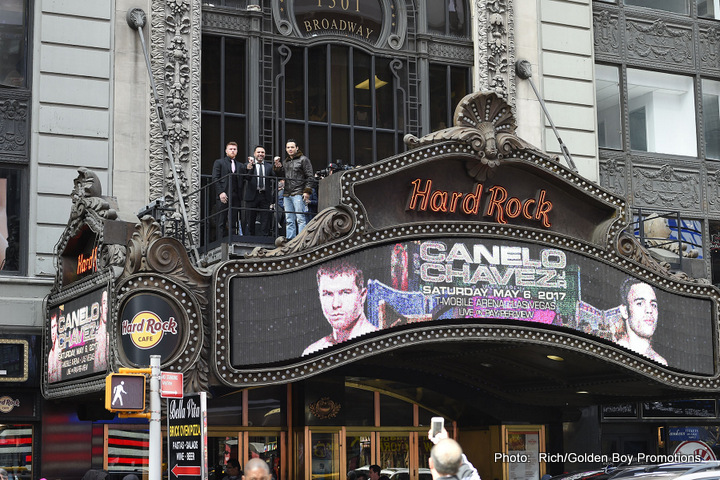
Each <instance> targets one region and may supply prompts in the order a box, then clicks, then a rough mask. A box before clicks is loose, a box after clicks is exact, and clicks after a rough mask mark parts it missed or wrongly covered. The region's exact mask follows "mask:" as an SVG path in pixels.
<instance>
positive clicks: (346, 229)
mask: <svg viewBox="0 0 720 480" xmlns="http://www.w3.org/2000/svg"><path fill="white" fill-rule="evenodd" d="M353 219H354V216H353V214H352V212H351V210H350V209H348V208H347V207H345V206H342V205H339V206H337V207H333V208H326V209H325V210H323V211H322V212H320V213H318V214H317V215H316V216H315V218H313V219H312V221H310V223H308V224H307V225H306V226H305V228H304V229H303V231H302V232H300V234H299V235H298V236H297V237H295V238H293V239H292V240H290V241H289V242H287V243H285V244H284V245H281V246H279V247H278V248H275V249H273V250H268V249H266V248H259V247H258V248H256V249H254V250H253V251H252V252H251V253H250V254H248V255H247V257H279V256H282V255H289V254H291V253H297V252H300V251H305V250H308V249H309V248H312V247H317V246H320V245H323V244H325V243H328V242H331V241H333V240H337V239H339V238H341V237H343V236H345V235H347V234H349V233H350V231H351V230H352V227H353V223H354V222H353Z"/></svg>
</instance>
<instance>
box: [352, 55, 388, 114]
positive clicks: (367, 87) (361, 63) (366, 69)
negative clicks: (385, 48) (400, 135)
mask: <svg viewBox="0 0 720 480" xmlns="http://www.w3.org/2000/svg"><path fill="white" fill-rule="evenodd" d="M353 53H354V56H353V85H354V86H355V89H354V94H355V125H360V126H363V127H369V126H371V125H372V101H371V98H372V93H371V90H373V89H375V88H376V87H378V86H379V85H380V79H379V78H375V79H374V81H373V79H371V78H370V77H371V75H372V73H371V68H370V55H368V54H366V53H362V52H360V51H358V50H355V51H353ZM384 83H385V82H383V84H384Z"/></svg>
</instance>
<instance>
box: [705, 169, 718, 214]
mask: <svg viewBox="0 0 720 480" xmlns="http://www.w3.org/2000/svg"><path fill="white" fill-rule="evenodd" d="M706 188H707V199H708V200H707V201H708V209H709V210H710V211H711V212H720V170H715V171H714V172H712V173H711V172H708V176H707V187H706Z"/></svg>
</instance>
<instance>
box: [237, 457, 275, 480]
mask: <svg viewBox="0 0 720 480" xmlns="http://www.w3.org/2000/svg"><path fill="white" fill-rule="evenodd" d="M243 480H270V467H268V464H267V463H265V460H263V459H262V458H253V459H251V460H248V462H247V463H246V464H245V474H244V475H243Z"/></svg>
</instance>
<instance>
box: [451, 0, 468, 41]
mask: <svg viewBox="0 0 720 480" xmlns="http://www.w3.org/2000/svg"><path fill="white" fill-rule="evenodd" d="M467 25H468V9H467V5H466V4H465V1H464V0H450V2H449V5H448V27H449V29H448V33H449V34H450V35H455V36H458V37H466V36H467Z"/></svg>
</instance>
